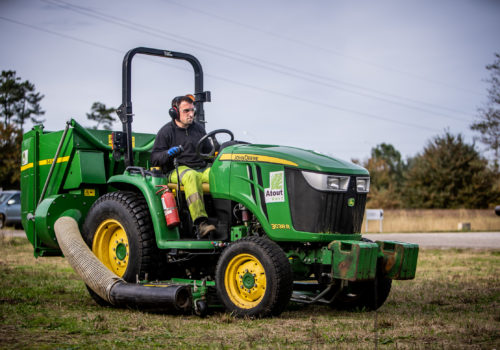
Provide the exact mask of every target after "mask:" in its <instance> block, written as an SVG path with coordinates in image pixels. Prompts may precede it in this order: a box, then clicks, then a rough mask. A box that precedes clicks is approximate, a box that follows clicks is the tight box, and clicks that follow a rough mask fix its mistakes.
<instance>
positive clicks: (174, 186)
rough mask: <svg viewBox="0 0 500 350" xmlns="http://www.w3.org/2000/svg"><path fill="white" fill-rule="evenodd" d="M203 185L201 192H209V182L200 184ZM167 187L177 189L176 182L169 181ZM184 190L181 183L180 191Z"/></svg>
mask: <svg viewBox="0 0 500 350" xmlns="http://www.w3.org/2000/svg"><path fill="white" fill-rule="evenodd" d="M202 186H203V193H207V194H210V185H209V184H206V183H204V184H202ZM168 188H169V189H170V190H171V191H172V190H176V191H177V184H175V183H173V182H169V183H168ZM183 191H184V186H182V185H181V192H183Z"/></svg>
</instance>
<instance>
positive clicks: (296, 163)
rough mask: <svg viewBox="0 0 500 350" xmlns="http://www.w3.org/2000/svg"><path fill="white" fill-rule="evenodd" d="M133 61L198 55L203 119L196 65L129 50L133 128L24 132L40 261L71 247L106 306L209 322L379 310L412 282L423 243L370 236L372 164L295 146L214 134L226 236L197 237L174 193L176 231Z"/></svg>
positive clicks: (212, 196)
mask: <svg viewBox="0 0 500 350" xmlns="http://www.w3.org/2000/svg"><path fill="white" fill-rule="evenodd" d="M135 54H146V55H154V56H159V57H165V58H173V59H180V60H186V61H188V62H189V63H190V64H191V65H192V67H193V69H194V71H195V90H194V91H195V93H194V96H195V97H196V100H195V106H196V108H197V120H198V121H199V122H202V123H203V122H204V118H205V116H204V111H203V103H204V102H209V101H210V93H209V92H206V91H203V71H202V69H201V65H200V63H199V62H198V60H197V59H196V58H194V57H193V56H191V55H188V54H183V53H179V52H173V51H166V50H156V49H149V48H136V49H133V50H131V51H129V52H128V53H127V54H126V55H125V59H124V61H123V102H122V105H121V106H120V108H119V110H118V115H119V117H120V120H121V121H122V123H123V130H122V131H120V132H118V131H105V130H92V129H86V128H84V127H82V126H81V125H80V124H78V123H77V122H76V121H75V120H71V121H69V122H68V123H67V124H66V128H65V129H64V130H61V131H55V132H47V131H45V130H44V129H43V127H42V126H35V127H34V128H33V130H31V131H29V132H27V133H26V134H25V135H24V138H23V144H22V164H21V191H22V217H23V221H22V222H23V226H24V228H25V231H26V234H27V237H28V239H29V240H30V242H31V243H32V244H33V247H34V254H35V256H37V257H42V256H61V255H63V253H64V256H66V257H67V258H68V259H71V260H70V262H71V263H72V266H73V267H74V268H75V270H77V272H79V273H80V275H81V276H82V278H83V279H84V281H85V283H86V284H87V287H88V290H89V293H90V295H91V296H92V297H93V298H94V299H95V300H96V301H97V302H98V303H99V304H101V305H109V304H112V305H128V306H130V305H135V306H138V307H145V308H146V307H147V308H155V309H160V308H163V307H165V308H174V309H179V310H183V311H185V310H194V311H195V312H196V313H198V314H202V315H203V314H205V313H206V312H207V311H208V310H209V309H210V308H211V307H217V306H224V307H225V308H226V310H228V311H229V312H233V313H234V314H236V315H238V316H271V315H278V314H280V313H281V312H282V311H283V310H284V309H285V307H286V305H287V304H288V303H289V301H290V300H292V301H294V302H301V303H324V304H329V305H330V306H332V307H335V308H342V309H354V308H366V309H377V308H378V307H380V306H381V305H382V304H383V303H384V301H385V300H386V298H387V296H388V294H389V291H390V288H391V282H392V280H393V279H412V278H414V276H415V270H416V265H417V256H418V246H417V245H415V244H409V243H403V242H395V241H377V242H371V241H368V240H366V239H364V238H362V236H361V234H360V231H361V224H362V221H363V214H364V210H365V203H366V197H367V193H368V191H369V183H370V176H369V173H368V172H367V170H366V169H364V168H362V167H359V166H357V165H354V164H351V163H348V162H344V161H341V160H338V159H335V158H331V157H327V156H325V155H321V154H318V153H316V152H313V151H308V150H303V149H299V148H294V147H285V146H277V145H256V144H248V143H245V142H238V141H234V140H233V141H231V142H228V143H226V144H223V145H222V146H219V145H218V143H217V142H214V141H216V139H217V135H218V134H219V133H230V132H229V131H228V130H216V131H213V132H211V133H208V135H207V137H208V138H209V139H210V140H212V144H214V149H213V152H211V153H210V154H205V155H203V156H205V157H207V158H208V159H209V160H210V162H211V171H210V179H209V185H208V186H207V187H208V188H205V194H204V200H205V204H206V208H207V213H208V215H209V220H210V222H211V223H213V224H215V225H216V227H217V231H216V232H215V233H213V234H212V235H211V236H210V237H209V238H207V239H196V238H195V236H194V227H193V223H192V222H191V219H190V215H189V213H188V211H187V205H186V203H185V199H184V196H183V195H179V196H177V201H178V203H179V215H180V217H181V225H180V226H177V227H173V228H171V227H168V226H167V224H166V221H165V216H164V210H163V207H162V204H161V200H160V195H159V194H158V193H157V192H158V189H159V188H161V187H158V186H162V185H163V186H169V187H170V188H171V189H172V190H173V191H174V192H175V193H176V195H177V192H178V191H181V192H182V188H177V187H176V185H173V184H168V182H167V178H166V175H165V174H163V173H162V172H161V171H160V170H158V169H151V167H150V166H151V164H150V154H151V148H152V145H153V143H154V139H155V134H143V133H133V132H132V127H131V125H132V115H133V114H132V103H131V98H130V95H131V91H130V87H131V84H130V79H131V62H132V58H133V57H134V55H135ZM230 134H231V133H230ZM231 135H232V134H231ZM216 148H217V149H216ZM216 151H217V152H216ZM69 218H71V219H69ZM63 219H66V221H65V222H64V223H62V221H63ZM71 225H72V226H71ZM82 239H83V241H82ZM79 240H80V241H82V242H84V243H81V242H79ZM87 247H88V248H87ZM85 250H88V252H86V253H85ZM90 265H92V266H93V267H92V268H89V266H90ZM75 266H77V267H75ZM104 280H105V281H107V282H103V281H104ZM117 281H119V282H117ZM106 283H107V284H106Z"/></svg>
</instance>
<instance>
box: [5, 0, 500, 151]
mask: <svg viewBox="0 0 500 350" xmlns="http://www.w3.org/2000/svg"><path fill="white" fill-rule="evenodd" d="M499 19H500V1H493V0H475V1H472V0H470V1H463V0H443V1H430V0H421V1H386V0H381V1H293V0H292V1H290V0H289V1H260V0H256V1H251V2H250V1H245V2H243V1H218V0H217V1H216V0H214V1H201V0H191V1H189V2H186V1H182V2H181V1H180V0H145V1H141V2H138V1H118V0H110V1H97V0H88V1H74V0H15V1H14V0H0V42H1V44H2V50H1V51H0V68H1V69H2V70H7V69H12V70H16V71H17V73H18V75H19V76H21V77H22V78H23V79H27V80H30V81H31V82H32V83H34V84H35V85H36V87H37V90H38V91H40V92H41V93H42V94H44V95H45V98H44V99H43V101H42V107H43V109H44V110H45V111H46V115H45V118H46V122H45V126H46V129H48V130H58V129H62V128H63V127H64V122H65V121H66V120H68V119H69V118H75V119H76V120H77V121H79V122H80V123H82V124H84V125H90V123H89V122H88V121H87V120H86V117H85V114H86V113H87V112H89V110H90V107H91V105H92V103H93V102H95V101H100V102H103V103H105V104H106V105H107V106H115V107H116V106H118V105H119V104H120V103H121V64H122V59H123V55H124V54H125V53H126V52H127V51H128V50H129V49H131V48H134V47H137V46H146V47H153V48H159V49H168V50H173V51H181V52H186V53H190V54H193V55H194V56H196V57H197V58H198V59H199V60H200V61H201V63H202V65H203V69H204V72H205V89H206V90H210V91H211V92H212V102H211V103H208V104H206V106H205V110H206V119H207V121H208V124H207V130H208V131H210V130H213V129H218V128H227V129H230V130H232V131H233V132H234V133H235V136H236V138H237V139H240V140H246V141H250V142H254V143H269V144H283V145H292V146H297V147H301V148H306V149H313V150H316V151H319V152H323V153H326V154H329V155H333V156H338V157H340V158H342V159H347V160H349V159H352V158H358V159H365V158H367V157H368V156H369V153H370V150H371V148H372V147H374V146H376V145H377V144H380V143H382V142H386V143H391V144H393V145H394V146H395V147H396V149H398V150H399V151H400V152H401V153H402V154H403V156H413V155H415V154H416V153H417V152H420V151H422V150H423V148H424V146H425V144H426V143H427V142H428V140H429V139H431V138H432V137H433V136H435V135H438V134H442V133H443V132H444V130H447V129H448V130H450V131H451V132H452V133H463V134H464V135H465V137H466V140H468V141H469V142H472V136H473V133H472V132H471V131H470V130H469V125H470V124H471V123H472V122H473V120H474V119H475V118H476V117H477V109H478V108H479V107H481V106H482V105H483V104H484V103H485V102H486V88H487V86H488V84H487V83H486V82H485V79H487V78H488V72H487V71H486V69H485V65H487V64H489V63H491V62H493V60H494V53H495V52H500V20H499ZM132 84H133V85H132V101H133V105H134V113H135V117H134V124H133V128H134V130H135V131H140V132H149V133H156V132H157V130H159V129H160V127H161V126H162V125H163V124H164V123H166V122H167V121H168V118H169V117H168V108H169V106H170V101H171V98H172V97H173V96H176V95H179V94H184V93H187V92H190V91H192V89H193V76H192V72H191V70H190V66H189V65H188V64H187V63H184V62H178V61H173V62H171V61H169V60H165V59H158V58H143V57H137V58H135V59H134V63H133V79H132ZM120 128H121V126H120V124H119V123H116V129H120ZM478 149H481V146H480V145H478Z"/></svg>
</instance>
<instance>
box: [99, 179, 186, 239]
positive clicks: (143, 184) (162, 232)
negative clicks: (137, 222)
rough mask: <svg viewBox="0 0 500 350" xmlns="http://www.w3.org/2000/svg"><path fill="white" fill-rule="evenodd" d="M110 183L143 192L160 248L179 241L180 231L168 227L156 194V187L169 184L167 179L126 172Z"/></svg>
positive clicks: (158, 196)
mask: <svg viewBox="0 0 500 350" xmlns="http://www.w3.org/2000/svg"><path fill="white" fill-rule="evenodd" d="M108 183H109V184H110V185H113V186H116V187H117V188H120V184H128V185H132V186H133V187H136V188H137V189H138V190H139V191H141V193H142V195H143V196H144V198H145V199H146V202H147V203H148V206H149V213H150V214H151V220H152V222H153V227H154V231H155V236H156V244H157V245H158V248H160V249H166V248H170V247H169V246H168V242H169V241H171V240H178V239H179V230H178V229H177V228H176V227H175V228H168V227H167V223H166V222H165V216H164V214H163V207H162V205H161V199H160V195H159V194H156V191H158V188H157V187H155V186H157V185H165V184H166V183H167V179H166V178H165V177H155V176H151V175H146V176H144V177H143V176H142V175H141V174H140V173H128V172H125V173H124V174H122V175H115V176H112V177H111V178H110V179H109V181H108Z"/></svg>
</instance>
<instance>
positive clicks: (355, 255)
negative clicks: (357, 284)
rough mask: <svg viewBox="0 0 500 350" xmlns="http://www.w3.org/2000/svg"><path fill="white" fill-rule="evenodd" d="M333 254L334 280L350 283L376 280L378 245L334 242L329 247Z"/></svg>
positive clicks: (357, 242)
mask: <svg viewBox="0 0 500 350" xmlns="http://www.w3.org/2000/svg"><path fill="white" fill-rule="evenodd" d="M328 248H329V249H330V250H332V252H333V263H332V272H333V277H334V278H339V279H345V280H349V281H358V280H369V279H374V278H375V272H376V267H377V256H378V245H377V244H375V243H369V242H359V241H346V240H342V241H333V242H331V243H330V244H329V245H328Z"/></svg>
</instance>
